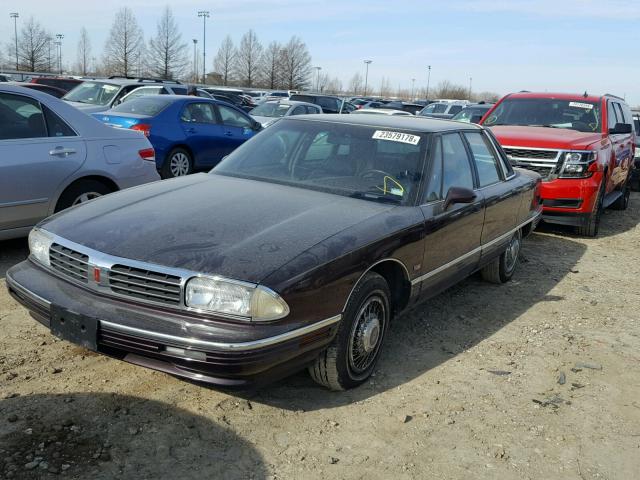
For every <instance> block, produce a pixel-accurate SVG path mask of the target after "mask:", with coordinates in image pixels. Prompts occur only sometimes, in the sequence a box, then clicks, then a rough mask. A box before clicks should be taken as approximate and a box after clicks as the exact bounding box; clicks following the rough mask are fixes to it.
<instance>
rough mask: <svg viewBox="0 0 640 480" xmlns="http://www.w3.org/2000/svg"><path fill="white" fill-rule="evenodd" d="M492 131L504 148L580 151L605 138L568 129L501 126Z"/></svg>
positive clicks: (601, 135)
mask: <svg viewBox="0 0 640 480" xmlns="http://www.w3.org/2000/svg"><path fill="white" fill-rule="evenodd" d="M491 131H492V132H493V133H494V134H495V136H496V137H497V138H498V141H499V142H500V143H501V144H502V145H503V146H508V147H534V148H557V149H565V150H580V149H584V148H586V147H588V146H589V145H591V144H592V143H595V142H598V141H600V140H602V139H603V138H604V136H603V134H601V133H593V132H591V133H588V132H578V131H576V130H569V129H566V128H549V127H523V126H516V125H500V126H496V127H491Z"/></svg>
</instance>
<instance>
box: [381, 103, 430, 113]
mask: <svg viewBox="0 0 640 480" xmlns="http://www.w3.org/2000/svg"><path fill="white" fill-rule="evenodd" d="M378 108H389V109H391V110H402V111H403V112H409V113H411V114H413V115H415V114H417V113H418V112H419V111H420V110H422V109H423V108H424V105H420V104H418V103H411V102H388V103H385V104H382V105H380V106H379V107H378Z"/></svg>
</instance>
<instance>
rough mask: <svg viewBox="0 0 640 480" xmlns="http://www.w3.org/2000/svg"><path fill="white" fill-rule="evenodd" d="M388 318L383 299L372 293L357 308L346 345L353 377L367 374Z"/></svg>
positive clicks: (377, 350)
mask: <svg viewBox="0 0 640 480" xmlns="http://www.w3.org/2000/svg"><path fill="white" fill-rule="evenodd" d="M387 320H388V311H387V308H386V303H385V301H384V300H383V299H382V298H381V297H380V295H379V294H378V293H376V292H374V293H372V294H371V295H370V296H369V297H368V298H367V300H366V301H365V302H364V303H363V304H362V306H361V307H360V309H359V310H358V314H357V316H356V320H355V322H354V323H353V326H352V328H351V334H350V336H349V346H348V351H347V355H348V368H349V370H350V372H351V375H352V376H353V377H354V378H358V377H363V376H367V375H368V374H369V372H368V370H369V367H371V365H372V364H373V363H374V362H375V360H376V357H377V355H378V352H379V350H380V345H381V344H382V337H383V334H384V331H385V328H386V323H387Z"/></svg>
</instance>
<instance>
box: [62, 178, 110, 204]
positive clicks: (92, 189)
mask: <svg viewBox="0 0 640 480" xmlns="http://www.w3.org/2000/svg"><path fill="white" fill-rule="evenodd" d="M107 193H111V189H110V188H109V187H107V186H106V185H105V184H104V183H101V182H99V181H97V180H80V181H78V182H76V183H72V184H71V185H69V186H68V187H67V189H66V190H65V191H64V192H62V195H60V198H59V199H58V203H57V204H56V208H55V211H56V212H59V211H60V210H64V209H66V208H69V207H72V206H74V205H79V204H81V203H84V202H88V201H89V200H93V199H94V198H98V197H101V196H102V195H106V194H107Z"/></svg>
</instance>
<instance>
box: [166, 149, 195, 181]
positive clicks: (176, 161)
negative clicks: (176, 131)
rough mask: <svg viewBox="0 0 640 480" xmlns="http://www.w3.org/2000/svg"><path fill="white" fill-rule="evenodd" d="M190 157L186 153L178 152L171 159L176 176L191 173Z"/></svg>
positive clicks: (173, 172)
mask: <svg viewBox="0 0 640 480" xmlns="http://www.w3.org/2000/svg"><path fill="white" fill-rule="evenodd" d="M189 163H190V162H189V157H187V155H186V154H185V153H182V152H176V153H174V154H173V155H172V156H171V160H169V168H170V169H171V173H172V174H173V176H174V177H182V176H184V175H187V174H188V173H189V169H190V164H189Z"/></svg>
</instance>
